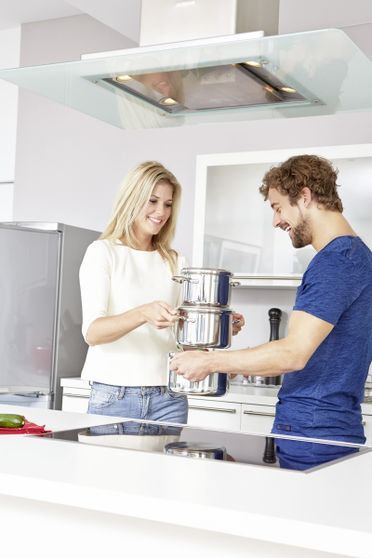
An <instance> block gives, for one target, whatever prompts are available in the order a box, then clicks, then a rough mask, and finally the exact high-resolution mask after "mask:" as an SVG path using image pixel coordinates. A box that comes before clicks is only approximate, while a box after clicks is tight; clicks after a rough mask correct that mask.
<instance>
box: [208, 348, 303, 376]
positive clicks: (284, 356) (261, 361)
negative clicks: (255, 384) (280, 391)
mask: <svg viewBox="0 0 372 558" xmlns="http://www.w3.org/2000/svg"><path fill="white" fill-rule="evenodd" d="M209 357H210V363H209V367H210V368H211V370H210V371H211V372H216V371H223V372H229V373H234V372H235V373H238V374H249V375H253V376H254V375H258V376H277V375H279V374H284V373H286V372H294V371H295V370H302V368H303V367H304V366H305V364H306V362H304V361H303V359H302V357H301V355H300V354H299V353H298V351H297V350H296V348H295V347H293V346H291V344H290V343H288V340H287V339H280V340H279V341H271V342H270V343H265V344H264V345H259V346H257V347H254V348H253V349H241V350H235V351H226V350H221V351H213V352H211V353H210V354H209Z"/></svg>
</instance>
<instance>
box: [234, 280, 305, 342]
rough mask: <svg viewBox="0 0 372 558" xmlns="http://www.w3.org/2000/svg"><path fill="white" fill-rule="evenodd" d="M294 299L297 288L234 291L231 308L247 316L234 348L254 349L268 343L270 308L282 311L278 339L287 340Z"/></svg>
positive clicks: (236, 337) (237, 289) (239, 289)
mask: <svg viewBox="0 0 372 558" xmlns="http://www.w3.org/2000/svg"><path fill="white" fill-rule="evenodd" d="M295 296H296V289H295V288H291V289H278V288H273V289H269V288H251V287H249V288H237V287H235V288H233V289H232V299H231V307H232V309H233V310H235V311H236V312H240V313H241V314H243V315H244V318H245V327H244V328H243V329H242V331H241V332H240V334H239V335H237V336H235V337H233V343H232V347H231V348H232V349H242V348H244V347H254V346H255V345H260V344H261V343H265V342H266V341H268V340H269V337H270V322H269V315H268V311H269V309H270V308H280V309H281V310H282V319H281V323H280V329H279V337H284V336H285V335H286V332H287V326H288V319H289V316H290V314H291V312H292V308H293V305H294V301H295Z"/></svg>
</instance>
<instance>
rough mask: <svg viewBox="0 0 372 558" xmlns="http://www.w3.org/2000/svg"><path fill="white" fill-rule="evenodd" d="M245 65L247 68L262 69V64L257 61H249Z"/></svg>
mask: <svg viewBox="0 0 372 558" xmlns="http://www.w3.org/2000/svg"><path fill="white" fill-rule="evenodd" d="M244 64H245V65H246V66H250V67H251V68H262V63H261V62H258V61H257V60H247V61H246V62H244Z"/></svg>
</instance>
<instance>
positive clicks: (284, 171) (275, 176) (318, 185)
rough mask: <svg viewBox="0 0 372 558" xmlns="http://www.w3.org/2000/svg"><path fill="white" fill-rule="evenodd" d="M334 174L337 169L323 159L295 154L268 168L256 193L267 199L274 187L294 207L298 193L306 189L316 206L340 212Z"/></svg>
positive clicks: (341, 209)
mask: <svg viewBox="0 0 372 558" xmlns="http://www.w3.org/2000/svg"><path fill="white" fill-rule="evenodd" d="M337 174H338V170H337V169H334V168H333V166H332V164H331V163H330V161H327V159H323V158H322V157H318V156H317V155H297V156H295V157H290V158H289V159H288V160H287V161H285V162H284V163H282V164H281V165H278V166H277V167H273V168H271V169H270V170H269V171H268V172H267V173H266V174H265V176H264V177H263V180H262V186H261V187H260V188H259V190H260V192H261V194H262V195H263V196H264V198H265V200H267V198H268V194H269V189H270V188H274V189H275V190H278V191H279V192H280V193H281V194H284V195H287V196H289V201H290V203H291V204H292V205H294V204H295V203H296V201H297V200H298V198H299V196H300V193H301V190H302V189H303V188H305V187H307V188H309V189H310V190H311V192H312V194H313V196H314V198H315V199H316V201H317V203H318V204H319V205H321V206H323V207H324V208H326V209H330V210H331V211H339V212H340V213H342V211H343V206H342V201H341V199H340V197H339V195H338V193H337V187H338V185H337V184H336V180H337Z"/></svg>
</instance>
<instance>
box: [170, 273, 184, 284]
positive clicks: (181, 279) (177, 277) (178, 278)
mask: <svg viewBox="0 0 372 558" xmlns="http://www.w3.org/2000/svg"><path fill="white" fill-rule="evenodd" d="M185 280H186V277H184V276H183V275H173V277H172V281H175V282H176V283H183V282H184V281H185Z"/></svg>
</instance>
